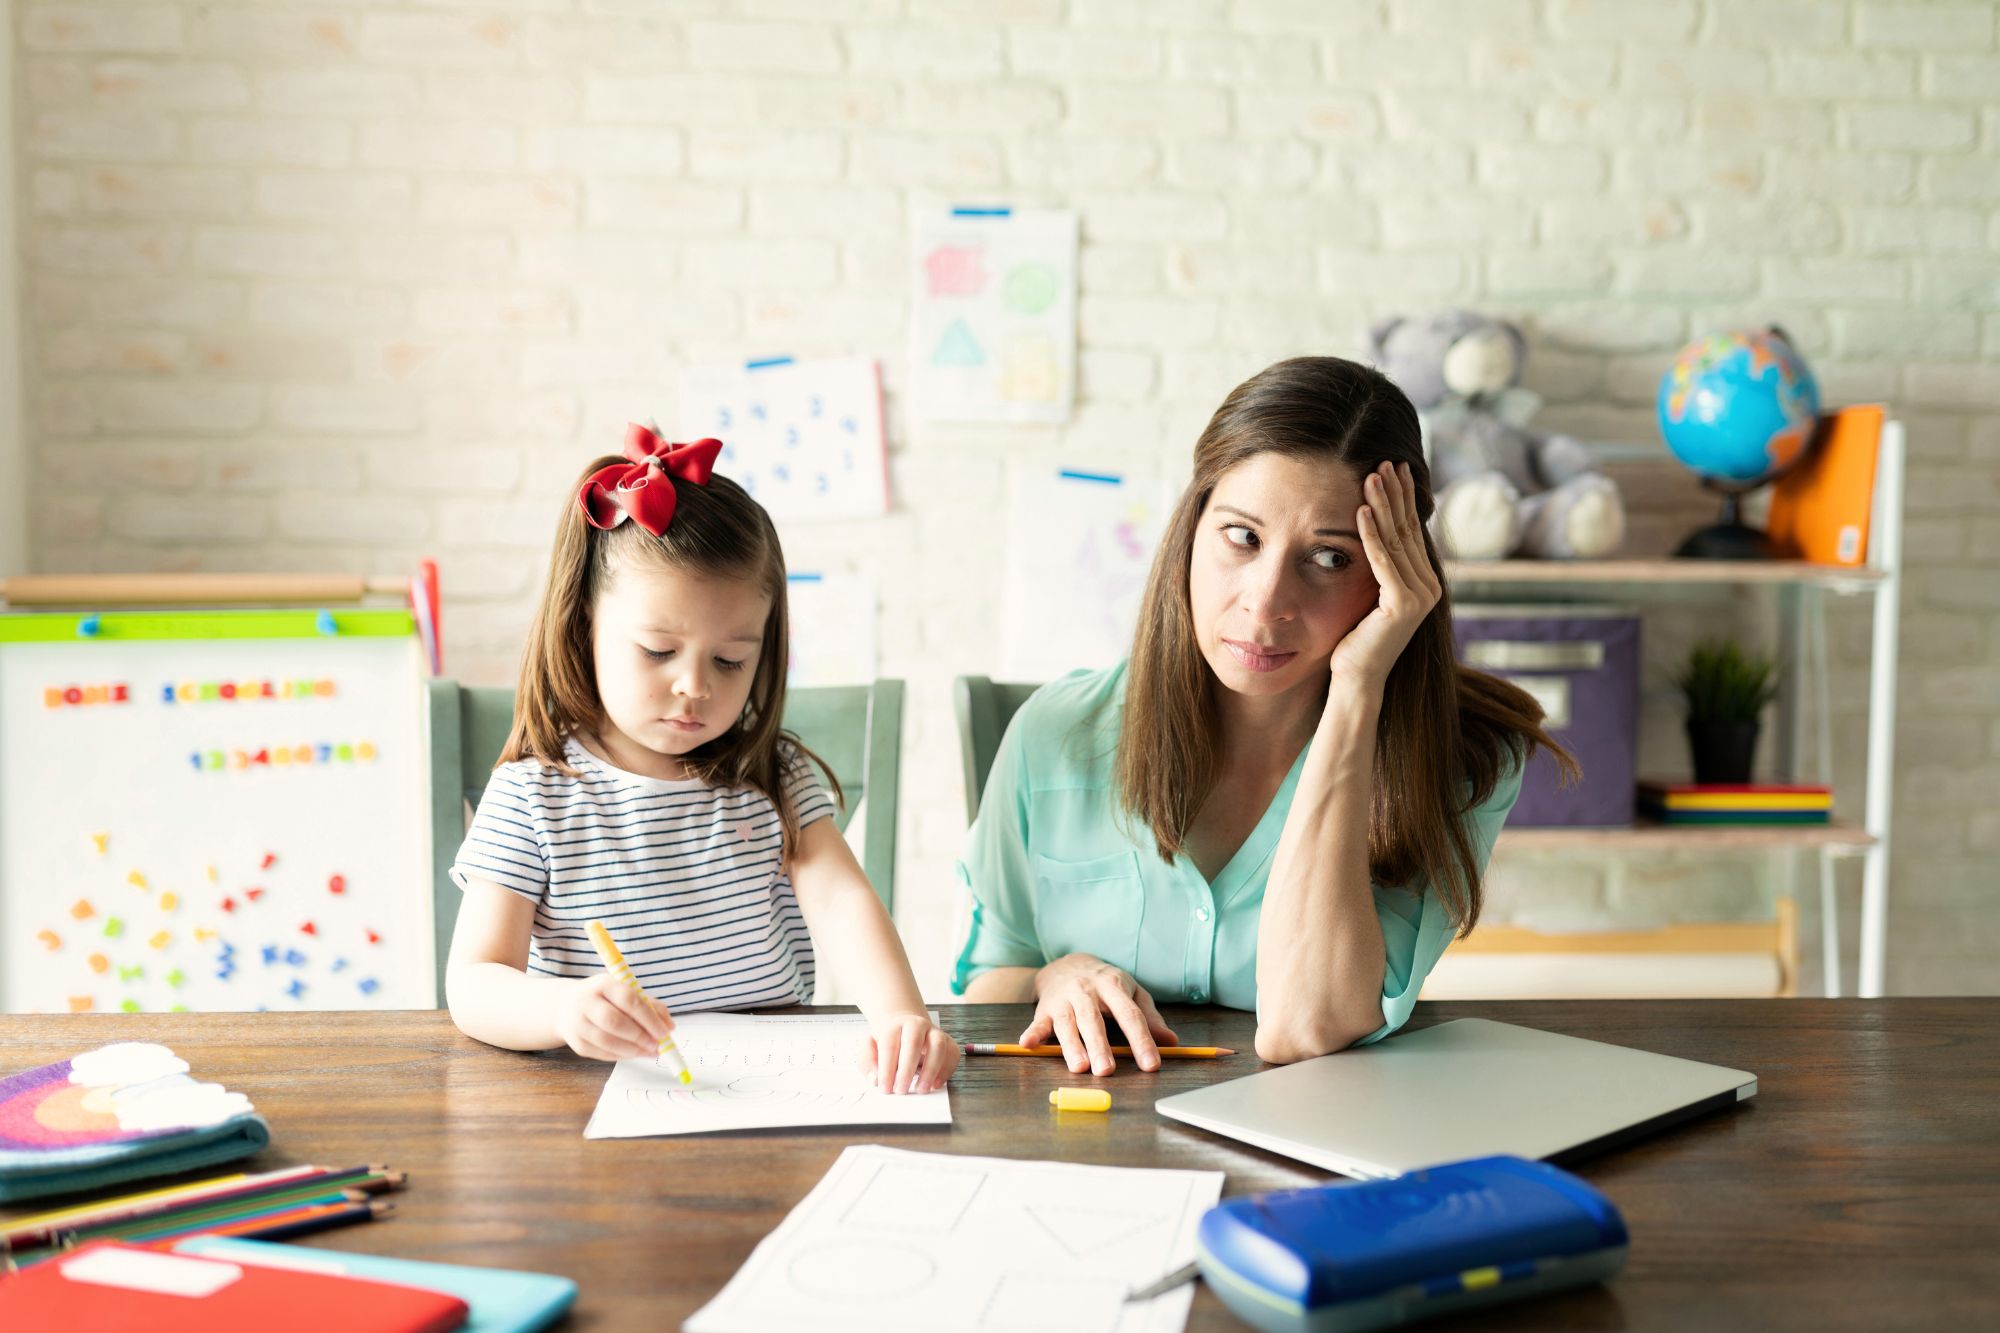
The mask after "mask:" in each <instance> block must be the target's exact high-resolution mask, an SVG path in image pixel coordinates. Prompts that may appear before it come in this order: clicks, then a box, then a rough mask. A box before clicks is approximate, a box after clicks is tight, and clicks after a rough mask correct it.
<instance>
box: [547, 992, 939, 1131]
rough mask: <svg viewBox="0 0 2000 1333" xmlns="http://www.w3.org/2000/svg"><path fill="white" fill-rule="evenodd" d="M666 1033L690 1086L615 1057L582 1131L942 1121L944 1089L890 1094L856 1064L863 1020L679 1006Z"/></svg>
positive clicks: (655, 1066) (657, 1068)
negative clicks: (689, 1010) (684, 1010)
mask: <svg viewBox="0 0 2000 1333" xmlns="http://www.w3.org/2000/svg"><path fill="white" fill-rule="evenodd" d="M674 1022H675V1027H674V1040H675V1043H676V1044H677V1045H678V1046H679V1047H680V1051H681V1055H682V1056H683V1057H684V1058H685V1059H686V1060H687V1064H688V1072H690V1073H691V1074H693V1075H694V1084H693V1086H691V1087H684V1086H682V1084H681V1082H680V1079H679V1078H678V1077H677V1075H676V1074H675V1073H673V1072H671V1071H670V1070H669V1069H668V1068H667V1067H666V1066H665V1065H663V1064H661V1063H660V1062H659V1061H657V1060H620V1061H619V1062H618V1064H617V1065H616V1066H615V1067H614V1068H613V1069H612V1071H611V1077H610V1078H608V1079H606V1080H605V1083H604V1092H603V1093H602V1094H601V1095H600V1096H599V1097H598V1099H597V1109H596V1110H595V1111H594V1112H592V1113H591V1117H590V1123H589V1124H588V1125H587V1126H585V1127H584V1131H583V1136H584V1137H585V1138H587V1139H632V1138H644V1137H646V1136H648V1135H653V1134H707V1133H712V1132H714V1131H716V1130H728V1129H788V1128H796V1127H802V1126H820V1125H948V1124H950V1123H951V1094H950V1092H948V1091H946V1090H944V1089H939V1090H938V1091H937V1092H929V1093H924V1094H923V1095H921V1096H913V1095H911V1094H909V1093H903V1094H900V1095H897V1096H893V1097H892V1096H890V1095H889V1094H888V1093H886V1092H881V1091H878V1090H877V1089H876V1087H875V1085H874V1083H873V1082H872V1081H871V1080H870V1079H869V1078H867V1077H866V1076H865V1075H863V1073H862V1072H861V1060H862V1054H863V1045H862V1043H863V1040H864V1039H865V1038H866V1037H867V1035H868V1024H867V1021H866V1020H865V1019H863V1018H861V1017H860V1016H859V1015H849V1014H830V1015H829V1014H686V1015H681V1016H677V1017H676V1018H675V1020H674Z"/></svg>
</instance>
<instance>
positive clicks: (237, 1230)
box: [201, 1199, 396, 1240]
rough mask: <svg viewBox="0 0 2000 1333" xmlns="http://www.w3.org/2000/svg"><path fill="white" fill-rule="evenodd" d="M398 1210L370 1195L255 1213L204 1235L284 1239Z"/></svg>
mask: <svg viewBox="0 0 2000 1333" xmlns="http://www.w3.org/2000/svg"><path fill="white" fill-rule="evenodd" d="M395 1211H396V1205H395V1204H393V1203H390V1202H389V1201H388V1200H387V1199H370V1200H368V1202H366V1203H343V1204H332V1205H329V1206H327V1207H324V1208H299V1209H295V1210H293V1211H291V1212H285V1213H272V1214H267V1215H265V1216H263V1217H254V1218H250V1219H248V1220H246V1221H242V1222H236V1223H232V1224H230V1225H228V1226H219V1227H203V1228H201V1234H202V1235H204V1236H261V1237H262V1238H264V1239H265V1240H283V1239H285V1238H286V1237H288V1236H303V1235H304V1234H305V1233H307V1232H308V1231H324V1230H326V1229H327V1228H328V1227H338V1226H346V1225H347V1224H348V1223H349V1222H373V1221H375V1220H376V1219H378V1218H383V1217H387V1216H388V1215H389V1214H390V1213H393V1212H395Z"/></svg>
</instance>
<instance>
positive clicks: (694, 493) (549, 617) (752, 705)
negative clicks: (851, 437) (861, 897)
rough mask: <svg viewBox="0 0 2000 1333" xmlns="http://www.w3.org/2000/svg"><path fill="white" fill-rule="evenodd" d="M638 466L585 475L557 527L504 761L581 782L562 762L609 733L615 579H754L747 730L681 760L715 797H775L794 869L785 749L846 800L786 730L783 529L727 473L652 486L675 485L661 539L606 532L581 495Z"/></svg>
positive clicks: (631, 531) (742, 724) (628, 530)
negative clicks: (597, 641)
mask: <svg viewBox="0 0 2000 1333" xmlns="http://www.w3.org/2000/svg"><path fill="white" fill-rule="evenodd" d="M625 461H627V460H625V459H624V458H620V457H608V458H600V459H598V460H597V461H596V462H594V463H592V464H590V465H589V466H588V467H586V468H584V470H583V471H582V473H580V474H579V475H578V477H577V479H576V481H575V483H574V484H572V485H571V486H570V488H569V491H568V494H567V495H566V497H565V499H564V501H563V511H562V517H561V518H560V519H558V520H557V521H556V542H555V549H554V551H553V552H551V553H550V556H549V577H548V582H547V583H546V584H545V585H544V586H543V588H542V600H541V604H540V605H539V606H538V607H536V609H535V619H534V623H533V624H532V625H531V626H530V627H529V629H528V646H527V652H526V655H525V657H524V659H523V661H522V663H521V685H520V689H519V690H518V692H517V693H516V695H515V700H514V729H513V731H512V732H510V733H509V734H508V737H507V744H506V747H505V748H504V749H502V750H501V752H500V762H501V763H503V764H506V763H512V762H513V761H515V760H519V759H534V760H537V761H539V762H540V763H541V764H543V765H544V766H545V767H549V768H554V769H558V770H560V771H561V772H564V773H569V774H574V773H575V771H576V770H575V769H573V768H571V767H570V765H569V764H568V763H567V762H566V761H565V760H564V759H563V743H564V742H565V741H567V740H568V739H569V738H570V737H572V736H575V735H577V734H578V733H580V732H588V731H593V730H595V729H596V728H597V727H599V726H601V725H603V723H604V705H603V702H602V701H601V700H600V699H599V698H598V694H597V669H596V663H595V658H594V657H593V655H592V652H591V635H590V615H591V608H592V607H593V606H594V605H595V604H596V602H597V596H598V594H599V593H600V592H602V591H603V589H604V588H605V587H606V585H607V584H609V582H610V581H611V579H612V577H613V576H614V575H615V573H616V571H617V570H619V569H621V568H631V567H633V566H635V565H637V566H640V567H651V568H656V569H671V570H679V571H685V572H688V573H692V574H700V575H706V576H711V577H724V578H740V577H748V578H753V579H755V580H756V582H757V586H758V587H759V588H760V589H762V590H763V592H764V593H765V594H766V595H768V596H769V597H770V599H771V614H770V615H768V616H766V617H765V619H764V640H763V647H762V650H761V651H760V652H759V653H758V655H757V672H756V674H755V675H754V676H752V677H751V680H750V698H749V700H748V702H746V703H745V705H744V708H743V716H742V717H741V718H739V719H737V722H736V725H735V726H733V727H731V728H730V729H729V730H728V731H726V732H724V733H723V734H722V735H720V736H718V737H716V738H715V739H714V740H712V741H708V742H706V743H704V744H703V745H700V746H698V747H697V748H695V749H694V750H691V751H689V752H688V753H687V754H685V755H683V756H681V762H682V763H683V764H684V765H686V767H687V771H688V776H689V777H692V778H696V779H699V780H700V781H702V782H705V783H707V784H708V785H710V786H712V787H754V788H755V789H756V790H758V791H760V792H762V793H764V795H766V796H768V797H770V798H771V804H773V805H775V806H776V807H777V808H778V818H779V820H780V822H781V823H782V824H783V826H784V850H783V853H782V855H783V857H784V860H785V861H786V862H788V863H789V861H790V860H791V855H792V853H793V851H795V850H796V849H797V847H798V837H799V817H798V810H797V809H796V808H795V807H794V806H793V803H792V800H791V797H790V796H789V795H788V794H787V793H786V790H785V782H784V778H785V758H784V754H783V752H782V750H781V748H780V746H779V741H780V740H783V741H785V742H786V743H787V744H788V745H789V747H790V748H791V749H792V750H793V752H794V753H795V754H796V755H797V756H798V759H799V761H801V762H803V761H806V760H810V761H811V762H813V763H815V764H817V765H818V766H819V769H820V771H821V772H822V773H823V774H824V775H825V777H826V781H827V783H828V785H829V786H831V788H832V789H833V798H834V800H836V801H838V800H841V799H842V797H841V791H840V781H839V779H837V778H835V777H834V775H833V771H832V770H831V769H829V768H828V767H827V765H826V763H825V761H823V760H821V759H820V757H819V756H818V755H816V754H814V753H812V751H810V750H808V749H806V747H805V746H803V745H801V744H800V743H799V739H798V737H796V736H794V735H792V734H791V733H790V732H787V731H785V730H784V729H783V721H784V709H785V672H786V667H787V645H788V644H789V643H790V642H791V629H790V620H789V616H788V614H787V611H786V605H785V552H784V548H783V547H781V546H779V544H778V530H777V529H776V528H775V527H773V526H772V524H771V516H770V515H769V514H768V513H766V512H765V511H764V506H762V505H760V504H758V503H757V502H756V501H755V500H753V499H751V498H750V494H749V492H747V491H745V490H744V489H743V488H742V487H741V486H739V485H737V484H736V483H735V482H733V481H731V480H730V479H729V478H727V477H725V476H723V475H721V474H720V473H715V474H712V475H711V476H710V477H709V479H708V484H707V485H705V486H698V485H695V484H694V483H692V482H688V481H683V480H681V479H679V478H677V477H672V476H670V475H669V474H667V473H664V472H656V473H655V474H654V476H653V478H652V480H651V481H650V483H649V484H651V485H654V486H660V485H666V484H671V485H672V486H673V488H674V495H675V501H674V517H673V521H672V522H671V523H669V524H668V525H667V530H666V531H665V532H663V533H661V534H660V535H659V536H658V537H655V536H654V535H653V534H652V533H650V532H647V531H646V530H645V529H644V528H642V527H640V526H639V525H638V524H637V523H633V522H625V523H621V524H619V525H618V526H617V527H615V528H611V529H609V530H605V529H600V528H595V527H592V526H591V525H590V523H589V522H587V521H586V520H585V518H584V514H583V510H582V508H581V506H579V505H578V504H577V499H576V497H577V493H578V492H579V491H581V490H582V489H583V483H584V478H586V477H588V476H590V475H591V474H592V473H594V472H596V471H597V470H598V469H599V468H602V467H608V466H610V465H612V464H614V463H623V462H625Z"/></svg>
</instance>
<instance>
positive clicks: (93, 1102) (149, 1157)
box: [0, 1041, 271, 1203]
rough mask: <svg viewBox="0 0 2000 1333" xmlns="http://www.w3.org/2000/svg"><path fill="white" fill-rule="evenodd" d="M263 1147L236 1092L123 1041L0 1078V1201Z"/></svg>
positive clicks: (150, 1046)
mask: <svg viewBox="0 0 2000 1333" xmlns="http://www.w3.org/2000/svg"><path fill="white" fill-rule="evenodd" d="M270 1141H271V1127H270V1126H269V1125H267V1124H265V1123H264V1119H263V1117H262V1116H259V1115H258V1114H257V1113H256V1111H255V1110H254V1109H253V1108H252V1107H251V1105H250V1101H249V1099H248V1098H246V1097H244V1096H243V1094H242V1093H240V1092H228V1091H225V1090H224V1089H223V1088H222V1087H221V1086H220V1085H219V1084H215V1083H200V1082H197V1081H195V1080H194V1079H193V1078H190V1077H189V1076H188V1065H187V1061H185V1060H183V1059H181V1058H180V1057H179V1056H177V1055H175V1054H174V1053H173V1052H172V1051H170V1050H168V1049H167V1048H166V1047H164V1046H159V1045H155V1044H154V1043H152V1042H135V1041H126V1042H118V1043H116V1044H114V1045H110V1046H102V1047H99V1048H98V1049H97V1050H94V1051H85V1052H84V1053H83V1054H81V1055H78V1056H74V1057H72V1058H71V1059H68V1060H58V1061H56V1062H55V1063H54V1064H52V1065H43V1066H41V1067H40V1068H39V1069H30V1070H28V1071H26V1072H25V1073H20V1074H14V1075H11V1076H9V1077H7V1078H4V1079H0V1203H4V1202H10V1201H12V1200H15V1199H32V1198H37V1197H39V1196H41V1195H44V1194H64V1193H69V1192H71V1191H75V1190H88V1189H97V1188H99V1187H101V1186H105V1185H115V1184H118V1183H119V1182H121V1181H127V1180H138V1179H142V1178H145V1177H148V1176H165V1175H173V1174H176V1173H178V1172H182V1171H192V1170H195V1169H197V1168H199V1167H205V1166H213V1165H215V1164H216V1163H217V1162H229V1161H234V1160H235V1159H237V1158H239V1157H248V1156H249V1155H250V1154H252V1153H254V1152H257V1151H258V1150H259V1149H261V1148H263V1147H264V1146H265V1145H266V1144H268V1143H269V1142H270Z"/></svg>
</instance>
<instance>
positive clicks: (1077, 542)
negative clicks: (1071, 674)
mask: <svg viewBox="0 0 2000 1333" xmlns="http://www.w3.org/2000/svg"><path fill="white" fill-rule="evenodd" d="M1174 498H1175V492H1174V490H1173V488H1172V487H1171V486H1169V485H1168V484H1167V482H1165V481H1164V480H1162V479H1160V478H1157V477H1141V476H1130V475H1121V474H1117V473H1109V472H1097V471H1088V470H1083V469H1077V468H1065V469H1062V470H1060V471H1055V470H1045V469H1036V470H1029V469H1017V470H1016V471H1015V472H1014V474H1013V476H1012V484H1011V486H1010V497H1009V504H1008V522H1007V566H1006V580H1005V585H1004V602H1003V611H1002V620H1001V625H1002V640H1001V643H1002V670H1003V672H1004V674H1005V678H1006V679H1009V680H1018V681H1043V680H1051V679H1053V678H1054V677H1056V676H1059V675H1062V674H1063V673H1064V672H1066V671H1074V670H1076V669H1077V668H1079V667H1107V666H1110V665H1111V664H1112V663H1114V662H1116V661H1117V660H1118V659H1119V658H1121V657H1123V656H1125V654H1126V653H1128V652H1130V651H1131V648H1132V631H1133V629H1134V627H1135V626H1136V625H1137V624H1138V619H1139V602H1140V597H1141V594H1143V593H1144V591H1145V588H1146V577H1147V575H1148V573H1149V572H1150V571H1151V569H1152V565H1153V552H1154V549H1155V548H1156V547H1157V546H1158V545H1159V542H1160V534H1161V532H1162V531H1163V530H1164V528H1165V525H1166V521H1167V514H1168V511H1169V510H1170V509H1171V508H1172V507H1173V503H1174Z"/></svg>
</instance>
